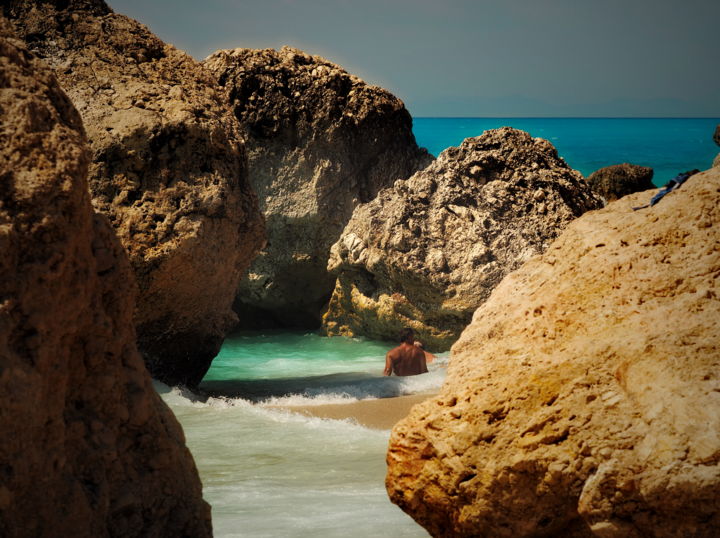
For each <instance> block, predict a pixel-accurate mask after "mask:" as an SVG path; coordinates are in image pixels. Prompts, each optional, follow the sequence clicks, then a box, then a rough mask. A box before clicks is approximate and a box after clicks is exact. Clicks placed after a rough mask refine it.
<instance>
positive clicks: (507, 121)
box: [413, 118, 720, 186]
mask: <svg viewBox="0 0 720 538" xmlns="http://www.w3.org/2000/svg"><path fill="white" fill-rule="evenodd" d="M718 124H720V118H414V119H413V131H414V133H415V138H416V140H417V143H418V144H419V145H420V146H423V147H425V148H427V150H428V151H429V152H430V153H432V154H433V155H435V156H436V157H437V156H438V155H439V154H440V152H442V151H443V150H444V149H446V148H448V147H451V146H458V145H460V143H461V142H462V141H463V140H464V139H465V138H468V137H471V136H480V135H481V134H482V133H483V132H484V131H486V130H488V129H497V128H498V127H515V128H516V129H521V130H523V131H527V132H528V133H530V134H531V135H532V136H534V137H540V138H545V139H546V140H549V141H550V142H552V144H553V145H554V146H555V147H556V148H557V150H558V153H559V154H560V156H561V157H563V158H564V159H565V161H566V162H567V163H568V164H569V165H570V166H571V167H572V168H574V169H575V170H578V171H579V172H580V173H582V175H583V176H585V177H587V176H589V175H590V174H591V173H592V172H594V171H595V170H597V169H599V168H602V167H604V166H610V165H612V164H620V163H625V162H629V163H632V164H639V165H642V166H650V167H652V168H653V170H654V171H655V175H654V177H653V182H654V183H655V185H658V186H661V185H664V184H665V183H667V181H668V180H670V179H671V178H673V177H674V176H675V175H677V174H678V173H679V172H684V171H685V170H691V169H693V168H698V169H699V170H705V169H707V168H710V167H711V166H712V162H713V159H714V158H715V156H716V155H717V154H718V152H720V148H719V147H718V146H717V145H716V144H715V142H713V133H714V132H715V127H716V126H717V125H718Z"/></svg>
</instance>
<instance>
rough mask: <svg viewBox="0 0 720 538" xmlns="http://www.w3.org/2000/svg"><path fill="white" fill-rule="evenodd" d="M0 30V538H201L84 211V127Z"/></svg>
mask: <svg viewBox="0 0 720 538" xmlns="http://www.w3.org/2000/svg"><path fill="white" fill-rule="evenodd" d="M8 28H9V25H7V24H6V21H5V20H4V19H2V18H0V177H1V178H2V179H1V180H0V252H2V256H0V394H2V405H0V536H3V537H8V538H11V537H23V538H25V537H28V536H37V537H57V536H77V537H85V536H87V537H91V536H92V537H96V536H137V537H147V536H155V537H164V536H199V537H203V536H210V535H211V526H210V507H209V506H208V505H207V504H206V503H204V501H203V500H202V492H201V485H200V480H199V478H198V475H197V471H196V469H195V465H194V463H193V461H192V457H191V455H190V453H189V451H188V450H187V448H186V447H185V440H184V437H183V432H182V430H181V428H180V425H179V424H178V423H177V421H176V420H175V417H174V416H173V415H172V413H171V412H170V410H169V409H168V408H167V407H166V406H165V404H164V403H163V402H162V401H161V400H160V398H159V396H158V395H157V394H156V392H155V391H154V389H153V387H152V384H151V380H150V377H149V376H148V374H147V371H146V369H145V366H144V365H143V361H142V358H141V357H140V355H139V353H138V352H137V349H136V346H135V333H134V329H133V323H132V313H133V306H134V297H135V291H136V290H135V287H134V279H133V275H132V270H131V268H130V264H129V263H128V260H127V256H126V254H125V252H124V250H123V248H122V246H121V244H120V242H119V241H118V239H117V237H116V236H115V234H114V232H113V231H112V228H111V227H110V226H109V225H108V223H107V219H106V218H105V217H103V216H100V215H96V214H94V212H93V209H92V207H91V204H90V195H89V192H88V184H87V169H88V165H89V162H90V153H89V151H88V148H87V145H86V142H85V137H84V134H83V128H82V122H81V119H80V116H79V115H78V113H77V111H76V110H75V108H74V107H73V105H72V104H71V102H70V100H69V99H68V98H67V96H66V95H65V94H64V93H63V92H62V90H61V89H60V87H59V86H58V84H57V81H56V79H55V76H54V75H53V74H52V72H51V71H50V69H48V68H47V67H45V66H43V65H42V64H40V62H39V61H38V60H35V59H33V58H32V57H31V55H30V54H29V53H28V52H27V51H26V50H25V49H24V48H23V47H22V46H21V45H20V43H21V42H20V40H14V39H11V38H9V29H8Z"/></svg>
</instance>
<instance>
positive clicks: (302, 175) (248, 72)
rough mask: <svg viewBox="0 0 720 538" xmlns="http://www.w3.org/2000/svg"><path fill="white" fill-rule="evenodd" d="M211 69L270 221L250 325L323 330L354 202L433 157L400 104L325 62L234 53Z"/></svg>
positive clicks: (247, 291) (247, 299)
mask: <svg viewBox="0 0 720 538" xmlns="http://www.w3.org/2000/svg"><path fill="white" fill-rule="evenodd" d="M204 65H205V66H206V67H208V68H209V69H210V70H212V71H213V72H214V73H215V75H216V76H217V78H218V81H219V83H220V84H221V85H222V86H223V87H224V88H225V90H226V92H227V96H228V99H229V102H230V105H231V106H232V108H233V110H234V112H235V116H236V117H237V118H238V120H239V121H240V124H241V126H242V129H243V133H244V135H245V138H246V145H247V149H248V158H249V169H250V181H251V183H252V184H253V186H254V188H255V190H256V191H257V193H258V197H259V200H260V205H261V207H262V210H263V213H264V214H265V218H266V219H267V230H268V232H267V233H268V244H267V247H266V248H265V249H264V250H263V251H262V252H261V253H260V255H259V256H258V257H257V259H256V260H255V261H254V262H253V265H252V266H251V268H250V271H249V274H248V276H247V277H246V278H245V279H244V280H243V281H242V283H241V285H240V288H239V292H238V296H237V301H236V305H235V306H236V310H237V311H238V313H239V314H240V318H241V323H243V324H245V325H247V323H248V321H249V320H253V319H254V320H255V321H256V322H257V323H259V324H260V325H273V324H279V325H289V326H306V327H317V326H319V324H320V313H321V310H322V308H323V307H324V306H325V304H326V303H327V300H328V298H329V297H330V293H331V292H332V289H333V284H334V280H335V279H334V278H333V277H332V276H330V275H329V274H328V272H327V261H328V256H329V250H330V246H331V245H332V244H333V243H334V242H335V241H336V240H337V239H338V237H339V236H340V233H341V232H342V230H343V227H344V226H345V224H346V223H347V221H348V220H349V219H350V215H351V214H352V211H353V209H354V208H355V206H357V204H359V203H362V202H367V201H369V200H371V199H372V198H373V197H374V196H375V194H376V193H377V192H378V190H379V189H380V188H381V187H384V186H387V185H390V184H391V183H392V182H393V181H395V180H396V179H399V178H407V177H409V176H410V175H412V174H413V172H415V171H416V170H418V169H419V168H422V167H423V166H424V165H426V164H427V163H428V162H429V160H430V158H429V156H428V155H427V153H426V152H424V151H423V150H420V149H419V148H418V147H417V145H416V143H415V138H414V136H413V134H412V120H411V118H410V114H409V113H408V112H407V110H406V109H405V107H404V106H403V104H402V102H401V101H400V100H399V99H397V98H395V97H393V96H392V95H390V94H389V93H388V92H387V91H385V90H382V89H380V88H377V87H375V86H370V85H368V84H365V83H364V82H363V81H362V80H360V79H359V78H357V77H355V76H353V75H350V74H348V73H347V72H346V71H344V70H343V69H341V68H340V67H338V66H337V65H334V64H332V63H330V62H328V61H326V60H324V59H322V58H319V57H317V56H310V55H308V54H305V53H303V52H302V51H299V50H296V49H292V48H288V47H285V48H283V49H282V50H280V51H279V52H278V51H275V50H248V49H235V50H227V51H218V52H216V53H215V54H213V55H212V56H210V57H209V58H208V59H207V60H205V62H204Z"/></svg>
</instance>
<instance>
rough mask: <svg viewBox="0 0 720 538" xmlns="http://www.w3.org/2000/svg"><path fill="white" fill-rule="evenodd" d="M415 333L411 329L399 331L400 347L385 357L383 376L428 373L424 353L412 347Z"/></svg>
mask: <svg viewBox="0 0 720 538" xmlns="http://www.w3.org/2000/svg"><path fill="white" fill-rule="evenodd" d="M414 343H415V333H414V332H413V330H412V329H407V328H406V329H403V330H402V331H400V345H399V346H397V347H395V348H393V349H391V350H390V351H388V352H387V355H385V370H384V372H383V375H386V376H388V375H392V374H393V373H394V374H395V375H398V376H408V375H418V374H424V373H425V372H427V371H428V369H427V363H426V362H425V353H424V352H423V350H422V349H420V348H419V347H417V346H415V345H414Z"/></svg>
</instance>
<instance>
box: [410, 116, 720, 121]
mask: <svg viewBox="0 0 720 538" xmlns="http://www.w3.org/2000/svg"><path fill="white" fill-rule="evenodd" d="M412 118H413V119H453V120H479V119H483V120H504V119H514V120H557V119H564V120H718V121H720V116H420V115H418V116H412Z"/></svg>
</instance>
